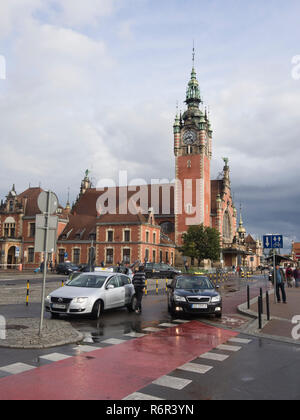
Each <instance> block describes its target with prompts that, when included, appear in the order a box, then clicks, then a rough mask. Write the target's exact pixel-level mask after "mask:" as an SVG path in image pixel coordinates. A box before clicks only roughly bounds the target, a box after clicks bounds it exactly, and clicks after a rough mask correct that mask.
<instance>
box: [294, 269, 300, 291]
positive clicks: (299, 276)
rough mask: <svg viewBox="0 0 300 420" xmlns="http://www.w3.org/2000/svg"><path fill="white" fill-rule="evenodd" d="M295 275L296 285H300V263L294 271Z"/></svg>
mask: <svg viewBox="0 0 300 420" xmlns="http://www.w3.org/2000/svg"><path fill="white" fill-rule="evenodd" d="M293 275H294V279H295V283H296V287H300V268H299V265H298V267H296V268H295V270H294V272H293Z"/></svg>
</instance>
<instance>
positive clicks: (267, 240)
mask: <svg viewBox="0 0 300 420" xmlns="http://www.w3.org/2000/svg"><path fill="white" fill-rule="evenodd" d="M263 243H264V248H265V249H272V243H273V241H272V235H265V236H264V237H263Z"/></svg>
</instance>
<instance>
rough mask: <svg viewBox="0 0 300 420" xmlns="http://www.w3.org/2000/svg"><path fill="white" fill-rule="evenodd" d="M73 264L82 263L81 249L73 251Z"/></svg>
mask: <svg viewBox="0 0 300 420" xmlns="http://www.w3.org/2000/svg"><path fill="white" fill-rule="evenodd" d="M73 263H74V264H79V263H80V249H79V248H75V249H73Z"/></svg>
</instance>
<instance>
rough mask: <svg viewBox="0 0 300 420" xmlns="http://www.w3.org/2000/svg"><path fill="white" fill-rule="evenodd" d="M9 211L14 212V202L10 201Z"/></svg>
mask: <svg viewBox="0 0 300 420" xmlns="http://www.w3.org/2000/svg"><path fill="white" fill-rule="evenodd" d="M8 209H9V211H10V212H13V211H14V202H13V200H10V201H9V207H8Z"/></svg>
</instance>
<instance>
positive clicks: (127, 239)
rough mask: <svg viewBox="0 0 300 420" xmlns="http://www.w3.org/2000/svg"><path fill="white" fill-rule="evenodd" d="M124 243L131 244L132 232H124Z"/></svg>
mask: <svg viewBox="0 0 300 420" xmlns="http://www.w3.org/2000/svg"><path fill="white" fill-rule="evenodd" d="M124 242H130V230H125V231H124Z"/></svg>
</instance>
